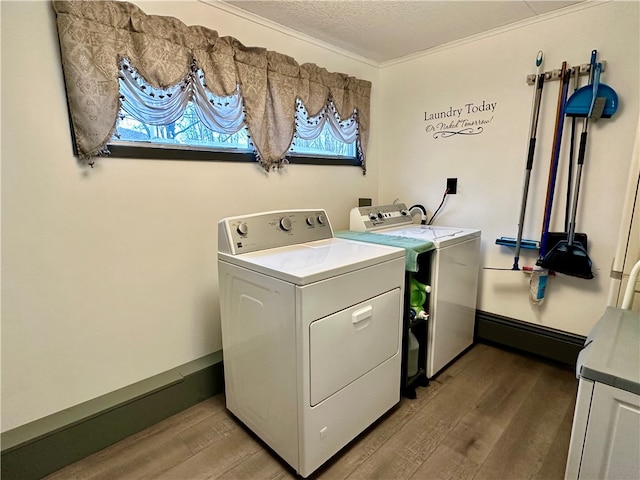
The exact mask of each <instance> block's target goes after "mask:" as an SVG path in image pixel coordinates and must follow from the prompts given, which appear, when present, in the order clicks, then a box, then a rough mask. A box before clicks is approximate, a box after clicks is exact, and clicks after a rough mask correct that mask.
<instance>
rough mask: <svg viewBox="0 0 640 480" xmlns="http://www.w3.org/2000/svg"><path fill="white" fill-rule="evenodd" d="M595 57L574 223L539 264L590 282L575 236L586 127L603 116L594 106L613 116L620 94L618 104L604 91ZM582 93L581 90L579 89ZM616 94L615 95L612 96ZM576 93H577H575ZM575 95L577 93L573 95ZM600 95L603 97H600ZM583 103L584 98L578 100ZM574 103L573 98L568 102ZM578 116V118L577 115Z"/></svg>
mask: <svg viewBox="0 0 640 480" xmlns="http://www.w3.org/2000/svg"><path fill="white" fill-rule="evenodd" d="M594 57H595V55H592V57H591V60H592V64H591V66H592V68H594V69H595V78H594V84H593V90H592V92H593V93H592V95H593V97H592V99H591V102H590V105H589V111H588V113H587V115H586V118H585V119H584V124H583V128H582V134H581V135H580V149H579V151H578V172H577V175H576V185H575V191H574V195H573V205H572V212H571V223H570V224H569V233H568V235H567V240H566V241H561V242H559V243H558V244H557V245H556V246H555V247H553V248H552V249H551V250H550V251H549V252H548V253H547V254H546V255H545V256H544V258H543V259H542V261H541V262H540V264H539V265H540V266H541V267H543V268H546V269H548V270H553V271H555V272H558V273H564V274H565V275H571V276H574V277H579V278H586V279H591V278H593V273H592V270H591V269H592V262H591V259H590V258H589V255H588V254H587V250H586V248H585V246H584V245H582V243H580V242H578V241H576V233H575V225H576V211H577V207H578V195H579V193H580V180H581V178H582V166H583V164H584V156H585V150H586V145H587V124H588V122H589V119H593V120H594V121H595V120H597V119H598V118H600V115H601V114H602V108H600V109H599V112H596V113H595V116H594V111H596V110H598V108H597V107H596V108H595V109H594V106H595V105H596V104H598V103H600V105H601V106H602V105H613V107H612V108H610V109H609V112H608V117H610V116H612V115H613V114H614V113H615V111H616V110H617V95H615V101H614V99H613V98H609V97H610V96H611V95H614V94H615V92H613V89H610V87H609V89H610V90H609V89H604V90H603V89H602V88H599V87H602V84H600V85H599V77H600V69H601V68H602V66H601V64H597V65H594V60H595V58H594ZM578 92H579V90H578ZM611 92H613V94H612V93H611ZM576 93H577V92H576ZM574 95H575V94H574ZM598 95H602V97H599V96H598ZM576 98H579V99H580V100H582V97H576ZM567 103H568V104H569V103H571V98H570V99H569V101H568V102H567ZM574 114H575V113H574ZM576 116H578V115H576Z"/></svg>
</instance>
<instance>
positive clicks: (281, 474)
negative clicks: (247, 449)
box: [219, 448, 298, 480]
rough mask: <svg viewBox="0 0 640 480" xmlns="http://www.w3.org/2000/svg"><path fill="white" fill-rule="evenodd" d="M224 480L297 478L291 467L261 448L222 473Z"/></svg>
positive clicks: (281, 479)
mask: <svg viewBox="0 0 640 480" xmlns="http://www.w3.org/2000/svg"><path fill="white" fill-rule="evenodd" d="M219 478H222V479H224V480H254V479H256V478H260V479H264V480H283V479H294V478H298V477H297V476H296V473H295V472H294V471H293V469H292V468H291V467H289V466H288V465H286V464H285V463H284V461H283V460H281V459H279V458H278V457H277V456H276V455H275V454H274V453H273V452H271V451H269V450H267V449H264V448H261V449H260V450H258V451H257V452H255V453H254V454H253V455H251V456H250V457H249V458H247V459H246V460H244V461H243V462H240V463H239V464H238V465H236V466H235V467H233V468H231V469H230V470H227V471H226V472H224V474H223V475H222V476H220V477H219Z"/></svg>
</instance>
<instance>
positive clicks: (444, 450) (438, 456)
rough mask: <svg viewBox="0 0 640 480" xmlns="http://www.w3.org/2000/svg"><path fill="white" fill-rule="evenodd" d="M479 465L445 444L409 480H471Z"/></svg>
mask: <svg viewBox="0 0 640 480" xmlns="http://www.w3.org/2000/svg"><path fill="white" fill-rule="evenodd" d="M479 468H480V465H478V464H476V463H474V462H473V461H472V460H470V459H469V458H468V457H467V456H466V455H463V454H461V453H459V452H457V451H455V450H453V449H451V448H449V447H448V446H446V445H445V444H440V445H438V447H437V448H436V449H435V451H434V452H433V453H432V454H431V455H430V456H429V458H428V459H427V461H426V462H424V463H423V464H422V465H421V466H420V468H419V469H418V470H416V472H415V473H414V474H413V475H412V476H411V480H471V479H473V477H474V476H475V474H476V473H477V471H478V469H479Z"/></svg>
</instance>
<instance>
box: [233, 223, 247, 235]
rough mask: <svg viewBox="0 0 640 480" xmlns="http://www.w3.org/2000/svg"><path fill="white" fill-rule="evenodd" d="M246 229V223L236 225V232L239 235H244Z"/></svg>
mask: <svg viewBox="0 0 640 480" xmlns="http://www.w3.org/2000/svg"><path fill="white" fill-rule="evenodd" d="M248 231H249V227H247V224H246V223H241V224H239V225H238V226H237V227H236V232H238V233H239V234H240V235H246V234H247V232H248Z"/></svg>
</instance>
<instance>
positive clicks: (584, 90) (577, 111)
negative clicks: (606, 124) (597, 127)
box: [565, 63, 618, 120]
mask: <svg viewBox="0 0 640 480" xmlns="http://www.w3.org/2000/svg"><path fill="white" fill-rule="evenodd" d="M601 69H602V64H600V63H599V64H598V65H597V67H596V68H595V74H594V81H593V84H592V85H585V86H584V87H580V88H579V89H578V90H576V91H575V92H574V93H573V95H571V96H570V97H569V100H567V105H566V107H565V114H566V115H567V116H568V117H590V118H593V119H594V120H597V119H598V118H611V117H612V116H613V115H614V114H615V113H616V111H617V110H618V94H617V93H616V91H615V90H614V89H613V88H611V87H610V86H609V85H606V84H604V83H600V70H601ZM594 107H595V108H594ZM594 109H595V110H596V111H597V112H598V115H596V116H595V118H594V117H592V115H593V112H594ZM600 112H601V113H600Z"/></svg>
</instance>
